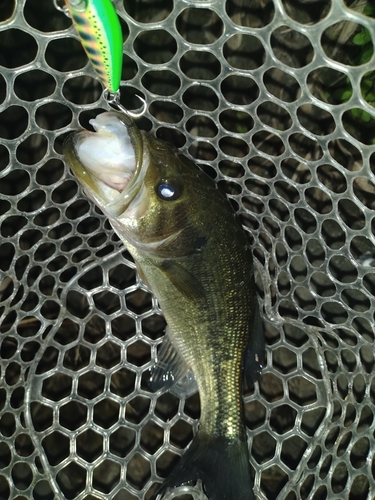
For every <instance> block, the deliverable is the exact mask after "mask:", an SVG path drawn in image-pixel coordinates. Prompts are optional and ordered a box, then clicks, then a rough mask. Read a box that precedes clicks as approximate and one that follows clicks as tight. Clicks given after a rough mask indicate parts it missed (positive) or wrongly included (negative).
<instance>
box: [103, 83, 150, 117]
mask: <svg viewBox="0 0 375 500" xmlns="http://www.w3.org/2000/svg"><path fill="white" fill-rule="evenodd" d="M135 95H136V97H138V99H139V100H140V101H141V102H142V108H141V111H139V112H134V111H129V110H128V109H126V108H125V107H124V106H123V105H122V104H121V103H120V92H119V91H118V92H110V91H109V90H108V89H104V91H103V97H104V99H105V100H106V101H107V103H108V104H109V105H110V106H112V107H114V108H117V109H118V110H119V111H121V112H122V113H124V114H125V115H127V116H130V118H134V119H136V118H140V117H141V116H143V115H144V114H145V112H146V110H147V102H146V100H145V99H143V97H141V96H140V95H138V94H135Z"/></svg>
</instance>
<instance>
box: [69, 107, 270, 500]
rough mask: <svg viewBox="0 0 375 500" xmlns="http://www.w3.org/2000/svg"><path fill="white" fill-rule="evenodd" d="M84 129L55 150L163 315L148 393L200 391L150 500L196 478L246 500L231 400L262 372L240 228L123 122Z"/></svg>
mask: <svg viewBox="0 0 375 500" xmlns="http://www.w3.org/2000/svg"><path fill="white" fill-rule="evenodd" d="M90 123H91V125H92V127H93V129H94V131H93V132H91V131H87V130H81V131H77V132H74V133H73V134H71V135H69V136H68V137H67V139H66V140H65V143H64V146H63V151H64V155H65V157H66V159H67V162H68V164H69V165H70V167H71V169H72V171H73V173H74V174H75V176H76V178H77V179H78V180H79V182H80V183H81V184H82V186H83V189H84V191H85V193H86V195H87V196H88V197H89V198H90V199H91V200H92V201H93V202H94V203H95V204H96V205H97V206H98V207H99V208H100V210H101V211H102V212H103V213H104V214H105V215H106V216H107V217H108V220H109V222H110V223H111V225H112V227H113V229H114V230H115V232H116V233H117V234H118V236H119V237H120V239H121V240H122V241H123V242H124V244H125V245H126V247H127V249H128V250H129V252H130V253H131V255H132V256H133V258H134V260H135V262H136V266H137V269H138V272H139V274H140V276H141V278H142V280H143V281H144V282H145V284H146V285H147V286H148V287H149V288H150V289H151V290H152V292H153V293H154V295H155V296H156V298H157V300H158V302H159V304H160V306H161V309H162V311H163V314H164V316H165V319H166V322H167V325H168V329H167V333H166V335H165V336H164V338H163V340H162V342H161V346H160V348H159V351H158V354H157V361H156V364H155V366H154V368H153V369H152V370H151V381H150V390H152V391H159V390H160V391H162V390H164V391H165V390H173V388H175V387H177V386H178V384H179V383H180V382H181V383H182V385H181V390H184V383H183V380H184V378H185V379H186V380H188V384H190V382H189V380H191V377H189V376H187V374H188V373H193V374H194V377H195V380H196V385H197V387H198V390H199V396H200V405H201V415H200V420H199V426H198V431H197V433H196V435H195V436H194V438H193V440H192V442H191V444H190V446H189V447H188V449H187V451H186V452H185V453H184V455H183V456H182V458H181V459H180V461H179V463H178V464H177V465H176V467H175V468H174V469H173V470H172V472H171V474H170V476H169V477H168V478H167V479H166V480H165V482H164V483H163V484H162V485H161V486H160V488H159V490H158V491H157V492H156V493H155V495H154V497H153V498H161V497H162V495H163V494H164V493H165V492H166V490H167V489H168V488H174V487H178V486H180V485H182V484H186V483H188V482H191V481H195V480H198V479H200V480H201V481H202V485H203V489H204V492H205V494H206V495H207V497H208V498H209V499H210V500H234V499H235V500H254V498H255V497H254V493H253V484H252V477H251V471H250V464H249V450H248V442H247V434H246V428H245V425H244V422H243V416H244V410H243V401H242V390H243V383H244V374H245V378H246V380H247V384H248V385H249V386H252V385H253V383H254V382H255V380H256V379H257V378H258V376H259V373H260V371H261V369H262V362H263V353H264V335H263V329H262V321H261V317H260V312H259V305H258V301H257V296H256V290H255V281H254V268H253V262H252V254H251V249H250V247H249V244H248V241H247V238H246V235H245V232H244V229H243V227H242V225H241V223H240V221H239V219H238V217H237V216H236V214H235V212H234V209H233V208H232V206H231V204H230V202H229V201H228V199H227V198H226V196H225V195H224V194H223V193H222V192H221V191H220V190H219V189H218V187H217V185H216V183H215V182H214V180H212V179H211V177H210V176H208V175H207V174H206V173H205V172H203V171H202V170H201V169H200V168H199V167H198V166H197V165H195V164H194V163H193V162H191V161H190V160H189V159H187V158H186V157H185V156H183V155H182V154H181V153H180V152H179V151H178V150H176V149H175V148H173V147H172V146H170V145H169V144H166V143H165V142H163V141H161V140H159V139H157V138H155V137H153V136H152V135H151V134H150V133H147V132H144V131H140V130H139V129H138V128H137V127H136V125H135V124H134V122H133V121H132V120H131V118H130V117H129V116H126V115H125V114H122V113H118V112H103V113H102V114H100V115H98V116H97V117H96V118H95V119H93V120H90ZM185 389H186V387H185Z"/></svg>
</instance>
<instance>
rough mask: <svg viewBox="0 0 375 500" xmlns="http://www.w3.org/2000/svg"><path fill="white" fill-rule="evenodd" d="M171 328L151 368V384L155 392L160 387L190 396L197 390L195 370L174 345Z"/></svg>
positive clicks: (180, 394)
mask: <svg viewBox="0 0 375 500" xmlns="http://www.w3.org/2000/svg"><path fill="white" fill-rule="evenodd" d="M168 332H169V329H168V327H167V328H166V333H165V335H164V338H163V340H162V343H161V346H160V348H159V351H158V354H157V360H156V364H155V365H154V366H153V367H152V368H151V369H150V381H149V385H150V388H151V390H152V391H153V392H156V391H158V390H159V389H162V388H163V389H164V390H166V391H168V390H173V392H174V393H175V394H176V395H178V396H189V395H190V394H193V393H194V392H196V391H197V383H196V381H195V377H194V374H193V372H192V371H191V370H190V369H189V367H188V365H187V364H186V363H185V361H184V360H183V359H182V358H181V356H180V355H179V353H178V352H177V350H176V349H175V347H174V346H173V344H172V342H171V339H170V336H169V334H168Z"/></svg>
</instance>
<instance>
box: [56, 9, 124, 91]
mask: <svg viewBox="0 0 375 500" xmlns="http://www.w3.org/2000/svg"><path fill="white" fill-rule="evenodd" d="M65 3H66V6H67V8H68V10H69V14H70V16H71V18H72V21H73V24H74V27H75V29H76V31H77V33H78V36H79V38H80V41H81V43H82V46H83V48H84V49H85V52H86V54H87V56H88V58H89V60H90V61H91V64H92V65H93V67H94V70H95V72H96V73H97V75H98V77H99V78H100V80H101V82H102V84H103V86H104V87H105V89H107V90H108V91H109V92H110V93H112V94H115V93H117V92H118V90H119V88H120V80H121V70H122V46H123V39H122V31H121V25H120V21H119V18H118V16H117V13H116V10H115V8H114V6H113V4H112V2H111V0H65Z"/></svg>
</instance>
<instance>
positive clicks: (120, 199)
mask: <svg viewBox="0 0 375 500" xmlns="http://www.w3.org/2000/svg"><path fill="white" fill-rule="evenodd" d="M106 113H108V114H111V115H113V116H114V118H116V119H118V120H119V121H121V123H122V124H123V125H124V126H125V127H126V129H127V132H128V134H129V138H130V141H131V145H132V147H133V149H134V156H135V162H136V165H135V169H134V171H133V173H132V175H131V178H130V181H129V182H128V184H127V185H126V187H125V188H124V189H123V190H122V191H121V192H120V193H119V194H118V195H117V196H116V197H115V198H114V199H112V200H109V199H107V198H106V197H104V196H103V192H102V190H101V189H100V186H99V183H100V182H103V181H100V180H99V179H98V178H97V177H96V176H95V174H93V173H92V172H91V171H90V169H89V168H88V167H87V166H85V165H84V164H83V163H82V161H81V160H80V158H79V155H78V151H77V146H78V145H79V143H80V141H81V140H83V139H84V138H87V137H88V136H89V135H93V134H97V132H90V131H88V130H80V131H78V132H73V133H72V134H70V135H69V136H68V137H67V138H66V139H65V141H64V144H63V153H64V155H65V157H66V159H67V161H68V164H69V165H70V167H71V169H72V170H73V172H74V174H75V176H76V177H77V179H78V180H79V181H80V183H81V184H82V186H83V187H84V190H85V192H86V194H87V195H88V196H89V197H90V198H91V199H93V201H94V202H96V203H97V204H98V205H99V206H100V207H103V209H104V210H105V212H106V213H108V214H109V215H111V216H113V217H118V216H120V215H121V214H122V213H123V212H124V211H125V210H126V209H127V207H128V206H129V205H130V203H131V202H132V201H133V199H134V198H135V196H136V195H137V193H138V191H139V189H140V186H141V185H142V182H143V179H144V177H145V175H146V172H147V168H148V161H147V157H148V155H147V152H146V151H145V150H144V147H143V138H142V134H141V132H140V131H139V130H138V129H137V127H136V126H135V124H134V122H133V120H132V119H131V118H130V117H129V116H127V115H124V114H123V113H119V112H116V111H110V112H106Z"/></svg>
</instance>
